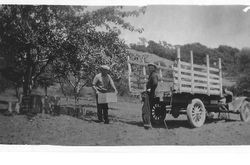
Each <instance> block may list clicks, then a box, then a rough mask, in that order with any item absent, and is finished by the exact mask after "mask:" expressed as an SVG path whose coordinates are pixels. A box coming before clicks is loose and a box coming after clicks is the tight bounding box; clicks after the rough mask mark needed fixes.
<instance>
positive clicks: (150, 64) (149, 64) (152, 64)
mask: <svg viewBox="0 0 250 165" xmlns="http://www.w3.org/2000/svg"><path fill="white" fill-rule="evenodd" d="M148 66H154V67H155V69H157V65H155V64H154V63H152V62H150V63H148Z"/></svg>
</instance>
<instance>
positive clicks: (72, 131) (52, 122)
mask: <svg viewBox="0 0 250 165" xmlns="http://www.w3.org/2000/svg"><path fill="white" fill-rule="evenodd" d="M84 102H85V110H86V114H85V115H84V116H83V117H82V118H74V117H71V116H67V115H60V116H51V115H47V114H38V115H37V116H35V117H34V118H33V120H28V119H27V117H26V116H24V115H14V116H4V115H2V114H0V121H1V122H0V143H1V144H50V145H79V146H95V145H102V146H103V145H104V146H110V145H114V146H117V145H126V146H127V145H249V144H250V123H243V122H241V121H240V118H239V116H238V115H231V116H230V117H231V120H230V121H225V120H217V119H213V120H210V121H207V122H206V123H205V125H204V126H202V127H201V128H196V129H193V128H190V126H189V124H188V121H187V119H186V116H184V115H183V116H180V117H179V118H178V119H174V118H170V119H169V121H168V126H169V128H168V129H166V128H165V127H164V126H163V125H161V126H159V127H157V128H153V129H150V130H145V129H144V128H143V126H142V121H141V104H140V102H138V101H136V100H133V101H131V99H127V100H126V99H124V98H119V102H118V103H112V104H111V105H110V110H109V115H110V119H111V123H110V124H109V125H106V124H103V123H97V122H96V107H95V100H94V99H88V100H87V99H86V100H84Z"/></svg>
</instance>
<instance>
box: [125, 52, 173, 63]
mask: <svg viewBox="0 0 250 165" xmlns="http://www.w3.org/2000/svg"><path fill="white" fill-rule="evenodd" d="M128 51H129V52H130V53H132V54H137V55H139V56H143V57H146V59H145V61H146V62H147V63H149V62H153V63H155V64H158V63H160V64H161V66H164V64H165V66H169V65H172V64H173V63H174V62H173V61H171V60H168V59H166V58H162V57H160V56H157V55H156V54H152V53H148V52H141V51H137V50H134V49H128ZM163 63H164V64H163Z"/></svg>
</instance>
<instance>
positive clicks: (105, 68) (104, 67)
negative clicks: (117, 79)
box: [100, 65, 110, 71]
mask: <svg viewBox="0 0 250 165" xmlns="http://www.w3.org/2000/svg"><path fill="white" fill-rule="evenodd" d="M100 68H101V69H103V70H108V71H109V70H110V67H109V66H108V65H101V66H100Z"/></svg>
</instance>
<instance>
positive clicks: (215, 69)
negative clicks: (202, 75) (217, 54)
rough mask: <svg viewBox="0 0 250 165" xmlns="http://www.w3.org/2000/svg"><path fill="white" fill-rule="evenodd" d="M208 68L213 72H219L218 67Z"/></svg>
mask: <svg viewBox="0 0 250 165" xmlns="http://www.w3.org/2000/svg"><path fill="white" fill-rule="evenodd" d="M209 70H210V71H214V72H220V70H219V68H214V67H210V68H209Z"/></svg>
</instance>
